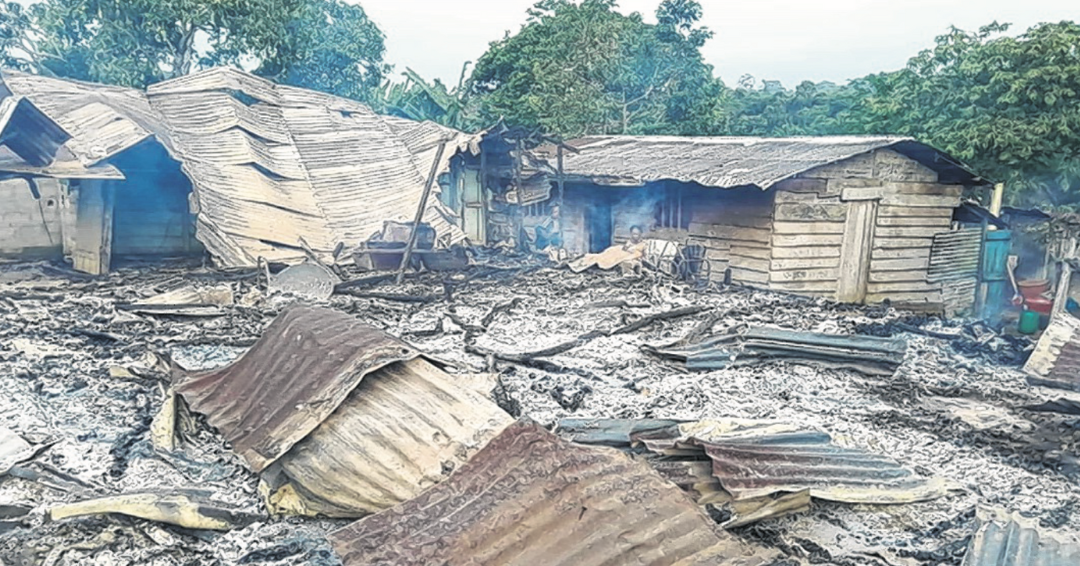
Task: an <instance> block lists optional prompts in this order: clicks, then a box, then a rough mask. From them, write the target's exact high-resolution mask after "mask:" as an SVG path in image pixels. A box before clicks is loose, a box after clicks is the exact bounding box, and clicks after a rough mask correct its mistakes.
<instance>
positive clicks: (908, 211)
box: [769, 150, 962, 304]
mask: <svg viewBox="0 0 1080 566" xmlns="http://www.w3.org/2000/svg"><path fill="white" fill-rule="evenodd" d="M775 190H776V211H775V223H774V225H773V238H772V244H773V249H772V252H773V258H772V261H771V264H770V267H771V271H770V279H769V280H770V287H771V288H773V289H777V290H783V291H788V292H794V293H799V294H803V295H812V296H825V297H833V296H835V290H836V287H837V281H838V279H839V269H840V253H841V249H842V242H843V239H844V226H845V222H846V220H847V213H848V208H849V203H850V202H851V201H858V200H876V201H877V202H878V207H877V218H876V220H875V229H874V237H873V248H872V250H871V253H870V273H869V283H868V285H867V295H866V302H867V303H878V302H881V301H882V300H884V299H889V300H891V301H892V302H895V303H904V304H920V303H927V304H940V303H941V300H942V299H941V285H940V283H929V282H927V280H926V276H927V269H928V268H929V265H930V248H931V245H932V243H933V237H934V234H937V233H939V232H942V231H947V230H949V226H950V223H951V219H952V213H953V208H955V207H956V206H958V205H959V203H960V193H961V191H962V187H960V186H955V185H942V184H939V183H937V174H936V173H935V172H934V171H933V170H931V169H929V168H927V167H925V166H923V165H921V164H919V163H918V162H916V161H913V160H911V159H908V158H907V157H905V156H903V155H900V154H898V153H896V152H893V151H891V150H879V151H877V152H874V153H872V154H866V155H864V156H859V157H855V158H852V159H848V160H845V161H843V162H840V163H836V164H832V165H829V166H825V167H820V168H818V169H815V170H813V171H809V172H807V173H804V174H803V175H800V177H799V178H796V179H791V180H788V181H785V182H782V183H780V184H779V185H778V186H777V187H776V189H775Z"/></svg>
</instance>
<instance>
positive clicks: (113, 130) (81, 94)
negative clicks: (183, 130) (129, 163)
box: [3, 71, 168, 165]
mask: <svg viewBox="0 0 1080 566" xmlns="http://www.w3.org/2000/svg"><path fill="white" fill-rule="evenodd" d="M3 80H4V84H5V85H6V88H7V90H8V91H9V92H11V93H12V94H14V95H16V96H24V97H26V98H29V99H31V100H33V101H34V104H36V105H37V106H38V108H40V109H41V110H42V112H44V113H45V114H47V115H48V116H49V117H50V118H52V119H53V120H55V121H56V122H57V123H58V124H60V126H62V127H63V128H64V129H65V130H66V131H67V132H68V133H69V134H71V136H72V139H71V141H69V142H68V143H67V147H68V148H70V149H71V151H72V152H73V153H74V154H75V155H76V156H77V157H78V158H79V160H80V161H81V162H82V163H83V164H84V165H93V164H96V163H98V162H100V161H103V160H106V159H108V158H110V157H112V156H114V155H116V154H118V153H120V152H122V151H124V150H126V149H128V148H130V147H132V146H134V145H136V144H138V143H139V142H141V141H143V140H144V139H146V138H148V137H150V136H151V135H153V134H157V135H158V139H159V140H160V141H161V142H162V143H164V144H166V145H167V144H168V138H167V136H164V135H162V134H165V133H166V132H167V128H166V126H165V125H164V123H163V122H162V121H161V119H160V118H159V117H158V116H157V115H156V114H155V113H154V111H153V110H152V109H151V108H150V104H149V103H148V102H147V100H146V95H145V94H143V92H142V91H140V90H136V89H130V88H122V87H113V86H105V85H99V84H92V83H84V82H79V81H72V80H67V79H56V78H51V77H43V76H40V75H31V74H26V73H20V72H16V71H4V73H3Z"/></svg>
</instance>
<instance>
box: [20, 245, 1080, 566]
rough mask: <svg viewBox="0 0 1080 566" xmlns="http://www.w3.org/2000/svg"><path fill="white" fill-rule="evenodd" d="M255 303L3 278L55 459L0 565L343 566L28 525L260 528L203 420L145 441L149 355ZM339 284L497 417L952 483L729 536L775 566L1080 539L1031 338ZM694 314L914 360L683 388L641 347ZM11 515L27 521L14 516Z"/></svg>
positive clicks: (577, 277) (202, 359)
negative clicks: (788, 451)
mask: <svg viewBox="0 0 1080 566" xmlns="http://www.w3.org/2000/svg"><path fill="white" fill-rule="evenodd" d="M222 283H227V284H229V285H230V286H232V287H233V290H234V293H235V296H236V297H238V298H240V297H243V299H242V300H240V301H238V304H236V305H233V306H230V307H226V308H225V313H224V314H223V315H222V316H216V317H204V318H183V317H173V316H152V315H135V314H131V313H129V312H125V311H123V310H118V309H117V308H116V305H117V304H120V303H128V302H131V301H133V300H136V299H139V298H144V297H147V296H152V295H155V294H158V293H161V292H164V291H168V290H172V289H175V288H179V287H182V286H185V285H191V284H194V285H196V286H210V285H220V284H222ZM261 288H262V280H261V277H260V276H259V274H258V273H256V272H249V273H230V274H226V273H221V272H216V271H213V270H209V269H204V268H201V267H199V266H193V265H169V266H153V267H144V268H125V269H121V270H118V271H116V272H114V273H113V274H111V275H109V276H107V277H104V278H88V277H81V276H76V275H75V274H72V273H70V272H67V271H66V270H63V269H61V268H58V267H56V266H53V265H50V264H9V265H6V266H3V267H2V268H0V344H2V346H0V395H2V396H3V399H4V401H3V403H2V404H0V426H5V427H8V428H10V429H12V430H13V431H15V432H16V433H18V434H19V435H21V436H23V437H24V438H26V439H28V440H30V441H31V442H35V443H39V444H50V443H51V446H49V448H48V449H46V450H45V451H44V452H42V453H41V455H39V456H38V457H37V458H36V459H35V460H33V461H32V462H30V463H25V464H22V465H21V466H20V467H19V468H17V469H16V470H13V472H12V474H10V475H9V476H8V477H5V478H2V479H0V511H3V512H4V516H2V517H0V562H2V563H3V564H4V565H5V566H14V565H23V564H26V565H29V564H49V565H61V564H71V565H75V564H80V565H81V564H93V565H121V564H125V565H126V564H153V565H172V564H217V563H220V564H267V565H269V564H274V565H284V564H336V563H338V562H337V560H336V558H335V557H334V556H333V553H332V552H331V550H330V547H329V545H328V544H327V542H326V540H325V538H324V536H325V534H326V533H328V532H330V531H331V530H334V529H336V528H339V527H341V526H343V525H344V524H346V522H343V521H317V520H310V519H300V518H264V519H261V520H258V521H256V522H254V523H252V524H250V525H248V526H246V527H244V528H242V529H238V530H234V531H231V532H227V533H208V532H194V531H188V530H185V529H180V528H176V527H171V526H168V525H162V524H155V523H151V522H148V521H142V520H137V519H129V518H124V517H115V516H110V517H96V518H86V519H72V520H66V521H58V522H49V521H46V520H45V518H44V517H45V512H46V510H47V509H48V508H49V507H50V506H51V505H54V504H56V503H59V502H71V501H78V500H81V499H86V498H90V497H97V496H103V495H112V494H119V493H125V492H136V491H150V490H157V489H168V488H197V489H201V490H205V491H206V492H207V493H209V494H210V495H211V497H212V498H214V499H216V500H218V501H220V502H221V503H223V504H227V505H230V506H233V507H239V508H242V509H245V510H247V511H251V512H253V513H261V511H262V506H261V501H260V499H259V496H258V493H257V491H256V485H257V477H256V476H255V475H254V474H252V473H250V472H248V471H247V470H246V469H245V468H244V467H243V465H242V464H241V461H240V459H239V458H238V457H236V456H234V455H232V454H231V453H230V452H229V451H228V449H227V447H226V446H224V445H223V444H222V442H221V441H220V439H219V437H218V436H217V435H216V434H215V433H214V432H213V431H211V430H209V429H207V428H206V427H203V428H202V429H201V430H200V431H199V432H198V433H197V434H195V435H194V437H193V438H191V439H190V440H189V441H188V442H186V443H185V444H184V445H183V446H182V448H181V449H180V450H178V451H176V452H172V453H169V452H163V451H160V450H155V448H154V447H153V445H152V444H151V442H150V439H149V427H150V422H151V419H152V417H153V415H154V414H155V413H156V412H157V410H158V409H159V408H160V406H161V404H162V402H163V399H164V394H165V390H166V388H167V386H168V376H167V375H165V374H164V373H161V372H157V371H155V370H154V369H153V367H152V364H150V363H149V362H148V360H150V359H152V358H150V357H148V354H149V353H150V352H159V353H167V354H169V355H170V356H171V357H172V358H173V359H174V360H175V361H176V362H177V363H179V364H181V365H184V366H185V367H188V368H189V369H194V368H208V367H215V366H218V365H222V364H225V363H228V362H229V361H230V360H232V359H235V358H236V357H237V356H239V355H240V354H242V353H243V352H244V349H245V348H246V347H247V346H249V345H251V344H252V343H253V342H254V341H255V340H256V339H257V338H258V336H259V334H260V333H261V332H262V330H263V329H264V328H265V327H266V326H267V325H268V324H269V323H270V322H271V321H272V320H273V318H274V317H275V316H276V315H277V313H278V312H280V311H281V309H283V308H284V307H285V306H287V305H288V304H290V303H291V302H293V301H295V299H293V298H289V297H284V296H274V297H269V298H267V297H265V295H264V294H262V293H261ZM253 290H254V291H253ZM352 292H353V293H354V294H353V295H335V296H334V297H333V298H332V299H331V300H330V301H328V305H329V306H331V307H333V308H337V309H340V310H343V311H345V312H348V313H351V314H353V315H355V316H358V317H360V318H362V319H363V320H365V321H368V322H370V323H372V324H374V325H376V326H380V327H383V328H385V329H386V330H388V331H389V332H390V333H392V334H395V335H397V336H400V337H402V338H404V339H405V340H407V341H409V342H410V343H412V344H414V345H415V346H416V347H417V348H419V349H421V350H423V351H424V352H426V353H428V354H431V355H433V356H436V357H439V358H441V359H444V360H447V361H449V362H453V363H456V364H459V365H460V366H461V371H462V372H469V373H472V372H477V371H484V370H486V369H489V367H490V366H491V365H492V364H494V367H495V369H496V370H497V371H498V372H499V373H500V374H501V378H500V387H499V388H497V391H496V392H495V397H496V398H497V400H498V401H499V402H500V404H501V405H502V406H503V407H504V408H506V409H508V410H510V411H511V412H513V413H516V414H519V415H521V416H528V417H530V418H532V419H534V420H536V421H538V422H540V423H542V424H545V425H550V426H552V427H554V426H556V425H557V422H558V420H559V419H561V418H564V417H577V418H581V417H601V418H676V419H707V418H718V417H743V418H760V419H779V420H784V421H790V422H795V423H799V424H804V425H809V426H813V427H815V428H819V429H821V430H824V431H826V432H828V433H830V434H832V435H833V438H834V439H835V441H836V442H837V443H838V444H841V445H845V446H850V447H858V448H863V449H866V450H870V451H872V452H876V453H880V454H885V455H888V456H891V457H893V458H895V459H897V460H898V461H900V462H901V463H902V464H904V465H906V466H908V467H910V468H912V469H914V470H916V471H917V472H919V473H921V474H925V475H939V476H943V477H946V478H948V479H951V480H953V481H954V482H956V483H957V484H958V485H959V486H961V487H962V488H963V489H962V490H960V491H957V492H956V493H954V494H952V495H950V496H948V497H945V498H942V499H939V500H936V501H931V502H927V503H917V504H907V505H896V506H867V505H845V504H834V503H822V502H815V503H814V506H813V508H812V510H811V512H809V513H803V514H799V515H795V516H792V517H787V518H782V519H776V520H770V521H764V522H761V523H758V524H756V525H752V526H749V527H744V528H742V529H740V530H738V531H737V532H738V534H739V535H740V536H743V537H745V538H747V539H749V540H753V541H756V542H758V543H760V544H764V545H768V546H773V547H777V548H780V549H781V550H783V551H784V552H785V553H786V554H787V555H788V557H789V558H788V559H789V561H790V562H789V563H792V564H803V563H816V564H878V565H882V564H898V565H916V564H926V565H930V564H959V563H960V561H961V559H962V557H963V553H964V549H965V548H966V545H967V542H968V538H969V537H970V535H971V533H972V530H973V523H974V511H975V508H976V506H977V505H995V506H1000V507H1004V508H1006V509H1009V510H1014V511H1020V512H1021V513H1023V514H1025V515H1028V516H1032V517H1036V518H1038V520H1039V522H1040V523H1041V524H1042V526H1043V527H1046V528H1048V529H1053V530H1055V531H1057V532H1059V533H1065V534H1066V536H1068V533H1077V532H1080V509H1077V507H1078V506H1080V484H1078V480H1080V461H1078V460H1077V449H1078V446H1080V420H1078V418H1077V417H1075V416H1073V417H1069V416H1066V415H1058V414H1053V413H1034V412H1030V411H1026V410H1024V409H1022V408H1021V407H1022V406H1024V405H1029V404H1033V403H1038V402H1041V401H1044V400H1047V399H1051V398H1057V397H1061V396H1064V394H1062V393H1061V392H1057V391H1049V390H1041V389H1033V388H1031V387H1030V386H1028V385H1027V383H1026V381H1025V379H1024V377H1023V375H1022V374H1021V373H1020V371H1019V365H1020V364H1022V362H1023V359H1024V357H1025V355H1026V351H1025V350H1026V349H1027V348H1030V344H1028V343H1027V342H1026V341H1025V340H1023V339H1014V338H1010V337H1007V336H1003V335H1000V334H998V333H995V332H993V331H991V330H990V329H988V328H987V327H985V326H984V325H982V324H979V323H968V322H965V321H941V320H937V319H933V318H926V317H920V316H916V315H912V314H911V313H906V312H902V311H896V310H893V309H889V308H885V307H871V308H866V307H850V306H842V305H835V304H833V303H830V302H828V301H824V300H811V299H802V298H797V297H791V296H787V295H782V294H776V293H768V292H762V291H752V290H748V289H740V288H726V289H722V288H716V287H714V288H710V289H695V288H692V287H689V286H686V285H681V284H677V283H673V282H671V281H669V280H664V279H657V278H654V277H648V276H646V277H639V278H625V277H622V276H620V275H618V274H608V273H584V274H572V273H570V272H569V271H567V270H562V269H554V268H549V267H541V266H532V267H530V268H527V269H514V268H512V266H508V267H507V268H505V269H485V268H473V269H472V270H471V271H470V272H467V273H465V274H458V275H454V276H446V275H435V274H425V275H420V276H416V277H412V278H410V279H409V280H408V281H407V282H406V283H405V284H404V285H400V286H396V285H391V284H388V283H382V284H378V285H373V286H369V287H365V288H358V289H354V290H353V291H352ZM686 306H704V307H708V309H706V310H704V311H702V312H700V313H697V314H694V315H690V316H684V317H679V318H675V319H671V320H662V321H659V322H657V323H655V324H652V325H649V326H647V327H646V328H644V329H642V330H640V331H637V332H632V333H626V334H618V335H614V336H602V337H599V338H595V339H592V340H588V341H585V342H584V343H582V344H581V345H580V346H578V347H576V348H572V349H569V350H567V351H565V352H563V353H559V354H556V355H553V356H549V357H543V358H538V359H535V360H522V359H519V361H518V362H514V363H511V362H507V361H503V360H500V359H498V358H515V357H520V354H523V353H527V352H533V351H537V350H541V349H544V348H547V347H551V346H555V345H557V344H561V343H564V342H566V341H568V340H572V339H574V338H576V337H578V336H580V335H582V334H585V333H587V332H590V331H593V330H598V329H599V330H607V329H614V328H617V327H620V326H622V325H624V324H626V323H627V322H630V321H633V320H635V319H638V318H640V317H642V316H647V315H650V314H655V313H660V312H666V311H670V310H672V309H676V308H679V307H686ZM710 318H714V319H715V320H716V322H715V324H714V325H713V326H712V328H711V329H710V331H712V332H722V331H724V330H725V329H729V328H733V327H735V326H737V325H740V324H762V325H771V326H778V327H783V328H791V329H799V330H809V331H818V332H830V333H841V334H848V333H862V334H874V335H891V336H898V337H902V338H904V339H905V340H906V341H907V342H908V352H907V357H906V360H905V362H904V363H903V365H902V366H901V368H900V369H899V371H898V372H897V373H896V375H894V376H891V377H875V378H870V377H866V376H863V375H861V374H858V373H854V372H851V371H841V370H827V369H821V368H816V367H809V366H803V365H797V364H789V363H769V364H762V365H757V366H752V367H742V368H737V369H728V370H716V371H707V372H692V371H687V370H686V369H684V368H683V367H681V366H680V365H678V364H675V363H672V362H668V361H664V360H661V359H659V358H657V357H654V356H652V355H650V354H648V353H645V352H643V351H642V350H641V346H642V345H643V344H651V343H662V342H669V341H673V340H676V339H678V338H681V337H683V336H685V335H686V334H687V333H689V332H691V331H692V330H695V329H699V330H700V329H701V327H702V323H703V321H707V320H709V319H710ZM924 331H928V332H924ZM926 334H933V335H942V336H944V335H950V336H953V338H949V339H946V338H943V337H934V336H927V335H926ZM485 353H494V354H495V355H484V354H485ZM19 508H21V509H29V510H30V511H29V513H28V514H26V515H24V516H18V515H19V512H18V511H17V509H19Z"/></svg>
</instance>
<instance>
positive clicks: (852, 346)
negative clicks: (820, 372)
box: [647, 326, 907, 375]
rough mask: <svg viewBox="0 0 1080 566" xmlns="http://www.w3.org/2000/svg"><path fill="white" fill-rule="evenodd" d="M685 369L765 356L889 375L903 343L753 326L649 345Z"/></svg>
mask: <svg viewBox="0 0 1080 566" xmlns="http://www.w3.org/2000/svg"><path fill="white" fill-rule="evenodd" d="M647 349H648V350H649V351H651V352H653V353H654V354H657V355H659V356H663V357H667V358H671V359H674V360H678V361H681V362H684V363H685V364H686V367H687V368H689V369H723V368H727V367H737V366H742V365H751V364H758V363H763V362H769V361H789V362H792V363H804V364H809V365H816V366H820V367H828V368H836V369H849V370H853V371H858V372H861V373H864V374H868V375H892V374H893V373H895V372H896V369H897V368H898V367H899V366H900V364H901V363H903V361H904V354H905V352H906V351H907V343H906V342H904V341H903V340H900V339H896V338H878V337H874V336H851V335H840V334H823V333H818V332H800V331H796V330H786V329H781V328H767V327H762V326H751V327H749V328H744V329H742V330H739V331H732V332H729V333H727V334H721V335H718V336H712V337H709V338H706V339H704V340H702V341H701V342H698V343H697V344H692V345H689V346H680V347H664V346H659V347H648V348H647Z"/></svg>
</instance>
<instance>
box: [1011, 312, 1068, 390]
mask: <svg viewBox="0 0 1080 566" xmlns="http://www.w3.org/2000/svg"><path fill="white" fill-rule="evenodd" d="M1024 371H1025V372H1027V374H1028V381H1029V382H1030V383H1032V384H1033V385H1045V386H1047V387H1056V388H1058V389H1070V390H1073V391H1080V320H1078V319H1077V318H1076V317H1074V316H1072V315H1071V314H1067V313H1061V314H1058V315H1055V316H1054V317H1053V319H1052V320H1051V321H1050V326H1048V327H1047V328H1046V330H1045V331H1044V332H1043V334H1042V336H1041V337H1039V342H1038V343H1037V344H1036V345H1035V350H1034V351H1032V352H1031V356H1030V357H1029V358H1028V361H1027V364H1025V365H1024Z"/></svg>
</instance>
